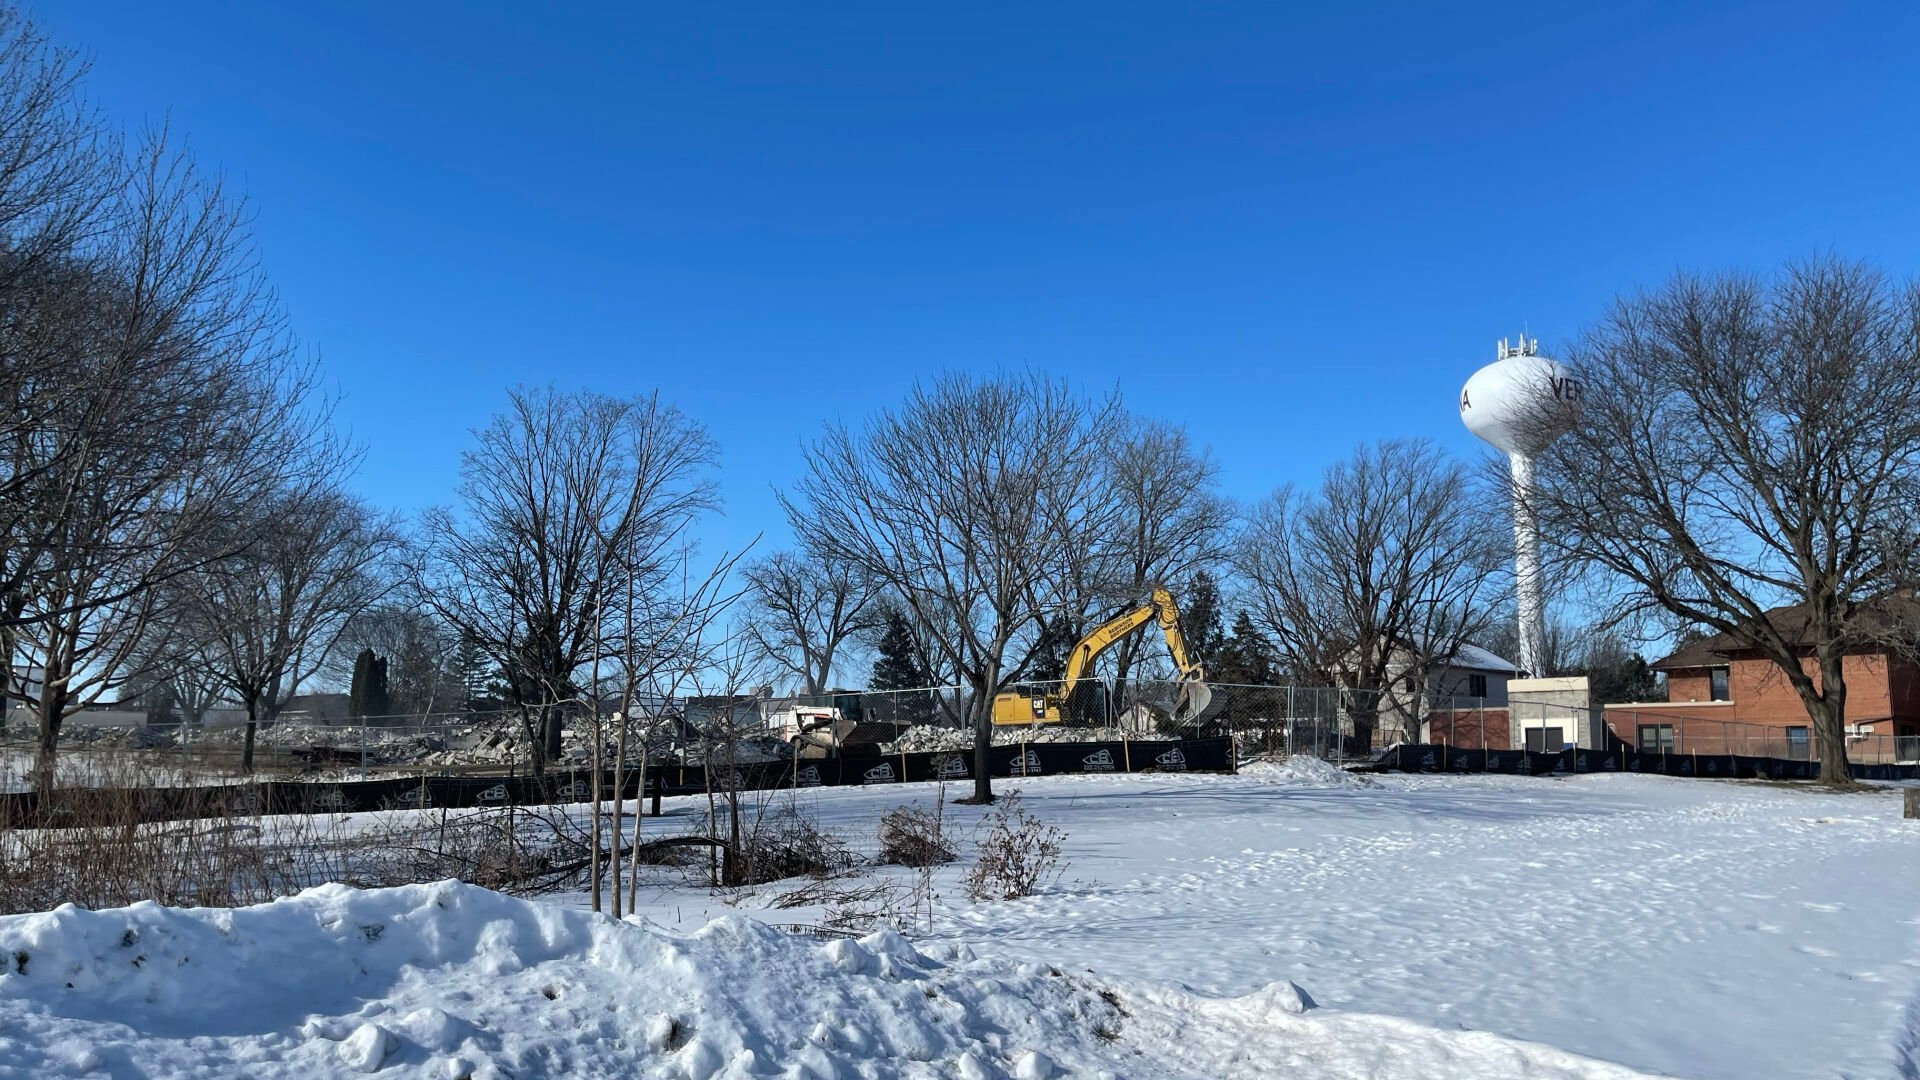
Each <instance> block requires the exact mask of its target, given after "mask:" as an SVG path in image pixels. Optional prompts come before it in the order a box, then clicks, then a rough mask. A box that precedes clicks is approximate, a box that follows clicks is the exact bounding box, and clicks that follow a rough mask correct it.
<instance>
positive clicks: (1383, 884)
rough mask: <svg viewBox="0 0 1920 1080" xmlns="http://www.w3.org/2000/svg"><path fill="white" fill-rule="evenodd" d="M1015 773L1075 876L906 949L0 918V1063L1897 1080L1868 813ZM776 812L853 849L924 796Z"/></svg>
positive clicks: (943, 920)
mask: <svg viewBox="0 0 1920 1080" xmlns="http://www.w3.org/2000/svg"><path fill="white" fill-rule="evenodd" d="M1005 786H1010V785H1003V788H1004V787H1005ZM1019 786H1020V787H1021V788H1022V789H1023V791H1024V798H1025V800H1026V801H1027V803H1028V804H1029V808H1030V810H1032V811H1033V812H1034V813H1035V814H1036V815H1037V816H1038V817H1040V818H1042V819H1044V820H1045V821H1047V822H1049V823H1051V824H1054V825H1058V826H1060V827H1061V828H1063V829H1065V830H1066V832H1067V834H1068V840H1067V855H1068V858H1069V859H1070V861H1071V865H1070V866H1069V867H1068V869H1067V873H1066V877H1065V879H1064V880H1063V881H1062V882H1061V883H1060V884H1058V885H1056V886H1054V887H1053V888H1051V889H1050V890H1048V891H1047V892H1046V893H1045V894H1043V895H1041V896H1038V897H1034V898H1031V899H1028V900H1021V901H1012V902H1003V903H994V904H978V905H976V904H970V903H968V902H967V901H966V900H965V899H964V898H963V896H962V893H961V889H960V887H959V884H958V879H959V875H960V868H958V867H952V868H947V869H943V870H942V871H940V872H939V874H938V875H937V876H936V881H935V885H936V889H937V891H938V892H939V893H940V897H941V899H940V901H939V902H938V904H937V905H936V911H935V917H934V920H933V926H932V930H931V932H927V931H926V930H925V928H924V927H922V928H921V931H920V932H918V933H916V934H915V935H914V940H913V941H912V943H911V944H910V945H909V944H908V943H907V942H905V941H903V940H900V939H898V938H896V937H894V936H892V935H891V934H881V935H879V936H876V937H870V938H868V939H866V940H865V941H863V942H857V943H856V942H852V941H823V940H820V939H818V938H813V937H803V936H795V935H792V934H789V933H786V932H783V931H780V930H777V929H772V928H768V927H764V926H762V925H761V923H762V922H769V923H789V922H805V921H809V919H810V918H811V917H812V914H814V913H809V912H808V911H806V910H804V909H803V910H798V911H796V910H787V909H779V908H775V907H772V906H771V905H770V902H769V901H770V899H771V897H772V896H773V895H775V894H776V893H777V892H779V891H782V890H781V889H780V887H775V886H769V887H765V888H763V889H761V890H759V891H758V892H756V893H754V894H752V895H748V896H744V897H738V896H736V897H734V898H732V899H733V900H734V901H735V904H734V905H733V906H730V905H728V904H727V903H723V902H721V901H720V900H717V899H715V898H714V897H712V896H711V895H709V894H707V893H705V892H702V891H698V890H692V889H687V888H675V889H665V890H652V891H649V892H647V893H646V894H644V895H643V897H642V901H643V903H642V908H641V913H640V918H639V919H637V920H635V921H633V922H630V923H628V924H615V923H612V922H611V921H610V920H606V919H603V918H600V917H597V916H593V915H591V914H589V913H586V912H583V911H579V910H578V909H577V908H576V907H573V906H571V905H572V904H577V903H578V902H579V900H580V898H578V897H574V898H570V902H563V903H549V902H525V901H519V900H513V899H509V898H505V897H501V896H498V895H496V894H492V893H488V892H485V891H482V890H477V889H472V888H469V887H465V886H458V885H452V884H440V885H430V886H413V887H408V888H404V889H397V890H381V891H371V892H357V891H353V890H347V889H342V888H338V887H326V888H323V889H320V890H316V891H311V892H309V893H307V894H305V895H303V896H302V897H300V898H297V899H293V900H286V901H281V902H279V903H277V904H274V905H267V906H262V907H257V908H248V909H240V910H237V911H231V912H225V911H185V912H182V911H173V910H169V909H164V908H159V907H154V906H151V905H148V906H136V907H134V908H127V909H119V910H116V911H110V912H102V913H97V914H95V913H86V912H81V911H77V910H73V909H62V910H61V911H58V912H54V913H49V914H42V915H28V916H13V917H8V918H4V919H0V961H5V963H4V964H0V972H4V974H0V1076H16V1075H17V1076H47V1075H62V1074H63V1073H64V1074H70V1075H78V1074H111V1075H119V1076H136V1075H154V1076H161V1075H179V1074H197V1075H230V1074H233V1073H236V1072H245V1073H247V1074H249V1075H258V1076H316V1075H334V1074H341V1073H347V1072H351V1071H354V1070H356V1069H358V1068H360V1067H362V1066H366V1067H381V1066H384V1067H385V1068H386V1069H388V1070H391V1072H390V1073H389V1074H390V1075H435V1076H449V1077H452V1076H458V1075H463V1074H465V1073H468V1072H471V1073H472V1074H473V1075H476V1076H521V1077H526V1076H538V1075H556V1076H557V1075H581V1076H599V1075H636V1074H637V1075H642V1076H661V1077H700V1078H704V1077H709V1076H719V1077H736V1076H737V1077H744V1076H749V1075H753V1076H789V1077H801V1076H818V1077H828V1076H841V1077H853V1076H860V1077H891V1076H910V1077H918V1076H926V1077H933V1076H941V1077H947V1076H960V1077H971V1076H1012V1077H1020V1076H1027V1075H1046V1074H1048V1073H1049V1071H1050V1070H1051V1072H1052V1075H1057V1076H1076V1077H1078V1076H1089V1077H1090V1076H1100V1075H1110V1076H1121V1077H1143V1078H1158V1077H1217V1078H1223V1080H1231V1078H1239V1077H1256V1076H1276V1075H1285V1076H1290V1077H1348V1076H1375V1077H1409V1078H1412V1077H1422V1078H1442V1080H1444V1078H1450V1077H1497V1076H1513V1077H1522V1076H1525V1077H1534V1076H1584V1077H1616V1076H1630V1075H1635V1072H1636V1071H1640V1072H1653V1073H1666V1074H1671V1075H1679V1076H1695V1077H1728V1078H1731V1077H1758V1076H1766V1077H1838V1076H1847V1077H1874V1076H1887V1077H1895V1076H1913V1075H1916V1069H1920V908H1916V907H1915V905H1914V897H1915V896H1920V823H1916V822H1904V821H1902V820H1900V817H1899V804H1898V800H1897V799H1896V798H1894V797H1893V796H1892V794H1891V793H1888V792H1880V793H1875V794H1863V795H1825V794H1817V793H1813V792H1809V791H1805V790H1795V789H1787V788H1779V787H1767V786H1762V785H1754V784H1733V783H1713V782H1704V781H1687V780H1668V779H1662V778H1653V777H1637V776H1620V775H1601V776H1582V777H1575V778H1569V779H1547V778H1524V777H1498V776H1490V777H1466V778H1462V777H1438V776H1436V777H1419V776H1413V777H1406V776H1383V777H1372V778H1367V780H1366V781H1364V782H1363V781H1361V780H1359V779H1357V778H1351V777H1347V776H1345V775H1341V774H1333V773H1331V772H1330V770H1326V769H1324V768H1320V767H1315V766H1314V765H1312V764H1310V763H1297V764H1292V765H1289V766H1257V767H1255V768H1253V769H1250V770H1248V771H1247V772H1244V773H1243V774H1242V775H1240V776H1238V777H1233V778H1223V777H1214V776H1169V775H1136V776H1109V777H1060V778H1044V777H1043V778H1033V779H1029V780H1025V781H1021V782H1020V783H1019ZM799 797H800V798H801V799H802V800H803V801H804V804H805V805H806V806H807V807H808V808H809V809H810V810H811V811H812V812H813V813H815V814H816V815H817V816H818V817H819V818H820V819H821V821H822V822H823V824H825V825H826V826H828V827H829V828H836V829H839V830H842V831H844V832H846V833H848V834H849V835H851V836H855V837H856V838H858V837H859V836H865V837H871V836H872V832H873V828H874V823H875V822H876V821H877V820H878V818H879V816H880V814H881V813H882V812H884V811H885V810H886V809H888V808H890V807H892V806H896V805H900V804H903V803H909V802H918V803H922V804H930V803H931V801H932V798H933V792H932V790H931V789H930V788H927V787H912V786H908V787H874V788H846V789H817V790H811V791H807V792H804V793H802V794H801V795H800V796H799ZM673 804H674V800H669V807H672V806H673ZM682 809H683V810H685V811H689V812H690V811H691V807H686V806H683V807H682ZM949 813H950V815H951V821H952V823H953V825H954V827H955V828H958V829H960V830H961V831H962V832H964V831H965V830H966V829H968V828H969V827H970V826H971V824H972V823H973V822H974V821H975V820H977V817H978V812H977V811H974V810H971V809H969V808H965V807H952V806H950V807H949ZM660 827H661V825H660V824H656V823H655V822H654V821H653V820H652V819H648V828H649V829H658V828H660ZM668 827H669V828H671V826H670V825H669V826H668ZM654 835H658V833H657V832H656V833H654ZM888 875H892V876H894V877H897V878H904V877H905V876H907V872H905V871H874V872H872V875H871V876H874V877H879V878H884V877H886V876H888ZM714 918H718V920H719V921H717V922H714V923H712V924H711V925H709V924H708V922H709V920H710V919H714ZM23 955H24V956H25V958H26V959H25V960H24V961H22V960H21V957H22V956H23ZM23 964H24V967H25V971H24V972H22V971H20V970H18V969H19V968H20V967H21V966H22V965H23ZM1056 972H1058V974H1055V973H1056ZM1289 980H1291V983H1293V984H1297V985H1298V986H1299V987H1301V988H1304V990H1305V992H1306V994H1308V995H1310V996H1311V998H1312V999H1313V1000H1314V1001H1315V1002H1317V1004H1318V1005H1319V1006H1320V1007H1318V1008H1313V1009H1310V1010H1307V1011H1305V1012H1298V1013H1297V1012H1295V1011H1293V1010H1294V1009H1297V1008H1298V1007H1299V1005H1300V1004H1301V1002H1300V1000H1299V998H1298V997H1297V996H1296V995H1295V992H1294V991H1293V990H1292V988H1291V987H1290V985H1289V982H1288V981H1289ZM69 983H71V984H72V985H71V987H69V986H68V985H67V984H69ZM1043 1058H1044V1059H1043ZM1608 1063H1618V1064H1608Z"/></svg>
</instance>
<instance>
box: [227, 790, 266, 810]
mask: <svg viewBox="0 0 1920 1080" xmlns="http://www.w3.org/2000/svg"><path fill="white" fill-rule="evenodd" d="M260 811H261V805H260V789H259V788H248V789H247V790H245V791H243V792H241V793H240V794H238V795H236V796H234V797H233V798H231V799H228V800H227V813H229V814H257V813H259V812H260Z"/></svg>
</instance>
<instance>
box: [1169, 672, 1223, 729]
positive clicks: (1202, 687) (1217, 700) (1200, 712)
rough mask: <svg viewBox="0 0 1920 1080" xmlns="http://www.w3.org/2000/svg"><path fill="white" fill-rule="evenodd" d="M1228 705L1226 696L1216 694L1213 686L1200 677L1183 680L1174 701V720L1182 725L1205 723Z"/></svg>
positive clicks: (1189, 725)
mask: <svg viewBox="0 0 1920 1080" xmlns="http://www.w3.org/2000/svg"><path fill="white" fill-rule="evenodd" d="M1226 707H1227V699H1226V696H1225V695H1216V694H1215V693H1214V692H1213V687H1211V686H1208V685H1207V684H1206V683H1204V682H1201V681H1199V680H1198V679H1193V680H1182V681H1181V683H1180V691H1179V696H1177V697H1176V698H1175V699H1174V702H1173V722H1174V723H1176V724H1178V725H1180V726H1181V727H1191V726H1194V725H1197V724H1204V723H1206V722H1207V721H1208V720H1211V719H1213V718H1214V717H1215V716H1216V715H1218V714H1219V713H1220V711H1221V710H1223V709H1225V708H1226Z"/></svg>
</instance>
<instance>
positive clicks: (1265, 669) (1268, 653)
mask: <svg viewBox="0 0 1920 1080" xmlns="http://www.w3.org/2000/svg"><path fill="white" fill-rule="evenodd" d="M1207 674H1208V675H1209V676H1210V677H1211V678H1212V679H1213V680H1214V681H1216V682H1222V683H1233V684H1238V685H1242V686H1271V685H1273V684H1274V682H1275V681H1276V680H1278V679H1279V677H1280V652H1279V650H1278V649H1275V648H1274V647H1273V642H1271V641H1268V640H1267V636H1266V635H1265V634H1262V633H1261V632H1260V630H1259V628H1258V627H1256V626H1254V625H1253V618H1252V616H1250V615H1248V614H1247V613H1246V612H1244V611H1242V612H1240V614H1239V615H1238V616H1237V617H1235V618H1234V620H1233V636H1231V637H1229V638H1227V639H1226V642H1225V643H1224V644H1223V645H1221V647H1220V657H1219V659H1218V660H1217V661H1216V662H1215V663H1214V665H1213V667H1212V668H1211V669H1210V670H1209V671H1208V673H1207Z"/></svg>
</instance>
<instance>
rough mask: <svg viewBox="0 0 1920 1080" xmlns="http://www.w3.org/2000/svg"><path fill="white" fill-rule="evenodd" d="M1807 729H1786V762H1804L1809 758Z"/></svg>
mask: <svg viewBox="0 0 1920 1080" xmlns="http://www.w3.org/2000/svg"><path fill="white" fill-rule="evenodd" d="M1807 732H1808V729H1807V728H1803V727H1790V728H1788V729H1787V760H1789V761H1806V760H1807V759H1808V757H1809V755H1808V753H1807V750H1808V740H1807Z"/></svg>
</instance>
